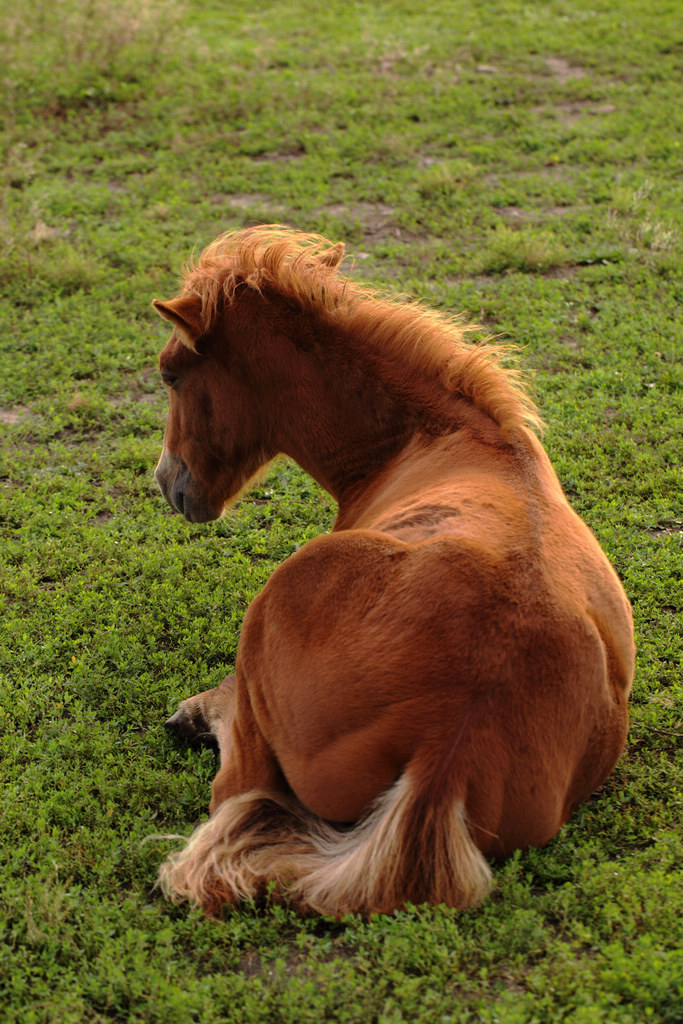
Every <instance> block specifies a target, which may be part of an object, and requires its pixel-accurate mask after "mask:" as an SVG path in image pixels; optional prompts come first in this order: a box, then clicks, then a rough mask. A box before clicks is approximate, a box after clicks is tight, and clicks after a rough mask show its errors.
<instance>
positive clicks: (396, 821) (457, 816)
mask: <svg viewBox="0 0 683 1024" xmlns="http://www.w3.org/2000/svg"><path fill="white" fill-rule="evenodd" d="M413 767H414V766H413V765H409V766H408V768H407V769H406V771H405V772H404V774H403V775H402V776H401V777H400V778H399V779H398V780H397V781H396V782H395V783H394V784H393V785H392V786H390V787H389V789H388V790H386V792H385V793H383V794H382V796H381V797H380V798H379V799H378V800H377V801H376V802H375V804H374V806H373V808H372V809H371V810H370V812H369V813H368V814H367V816H366V817H365V818H363V819H362V820H361V821H360V822H358V823H357V824H356V825H353V826H351V827H349V828H348V829H340V828H336V827H334V826H333V825H330V824H329V823H327V822H324V821H321V820H320V819H319V818H317V817H316V816H315V815H313V814H311V813H310V812H308V811H307V810H306V809H305V808H304V807H302V805H301V804H300V803H299V802H298V801H297V800H296V799H295V798H294V797H290V796H285V795H282V794H279V793H271V792H265V791H262V790H252V791H251V792H248V793H244V794H241V795H239V796H235V797H231V798H229V799H227V800H225V801H224V802H223V803H222V804H220V805H219V806H218V807H217V808H216V810H215V812H214V814H213V815H212V817H211V818H210V819H209V820H208V821H207V822H205V823H204V824H202V825H200V826H199V827H198V828H197V829H196V830H195V832H194V833H193V835H192V836H191V837H190V839H189V841H188V843H187V846H186V847H185V848H184V849H183V850H181V851H179V852H178V853H175V854H173V855H171V857H169V858H168V860H167V861H166V862H165V863H164V864H163V865H162V868H161V871H160V881H161V885H162V888H163V890H164V892H165V893H166V894H167V895H169V896H170V897H171V898H172V899H174V900H175V901H177V902H179V901H181V900H185V899H189V900H192V901H193V902H194V903H196V904H199V905H200V906H201V907H202V909H203V910H204V911H205V913H207V914H209V915H218V914H220V911H221V907H222V906H223V904H225V903H237V902H239V901H241V900H243V899H250V898H255V897H258V896H261V895H263V894H264V893H265V892H266V891H267V890H268V888H269V883H270V884H271V885H272V889H273V894H274V895H279V896H281V897H284V898H288V899H290V900H291V901H292V902H293V903H294V905H295V906H297V907H298V908H299V909H300V910H302V911H306V910H308V911H314V912H317V913H321V914H328V915H330V916H333V917H341V916H342V915H343V914H346V913H349V912H356V913H360V914H365V915H367V914H371V913H389V912H391V911H392V910H394V909H396V908H398V907H401V906H403V904H405V903H407V902H410V903H424V902H429V903H445V904H447V905H449V906H452V907H457V908H459V909H462V908H464V907H468V906H471V905H473V904H475V903H478V902H479V901H480V900H481V899H483V897H484V896H485V895H486V893H487V892H488V890H489V888H490V885H491V871H490V869H489V866H488V864H487V863H486V860H485V859H484V857H483V856H482V854H481V852H480V851H479V849H478V848H477V846H476V845H475V843H474V841H473V839H472V837H471V835H470V832H469V829H468V826H467V822H466V819H465V813H464V806H463V801H462V799H457V798H454V797H453V795H452V793H451V794H449V793H448V791H449V789H450V788H451V787H449V786H446V785H444V784H443V782H444V780H443V779H440V780H439V781H437V782H436V785H430V784H429V782H428V781H427V780H426V778H425V776H424V774H422V773H419V772H417V771H412V772H411V768H413ZM429 774H431V773H429ZM421 777H422V780H423V781H422V784H420V781H421ZM431 781H432V782H433V776H432V779H431Z"/></svg>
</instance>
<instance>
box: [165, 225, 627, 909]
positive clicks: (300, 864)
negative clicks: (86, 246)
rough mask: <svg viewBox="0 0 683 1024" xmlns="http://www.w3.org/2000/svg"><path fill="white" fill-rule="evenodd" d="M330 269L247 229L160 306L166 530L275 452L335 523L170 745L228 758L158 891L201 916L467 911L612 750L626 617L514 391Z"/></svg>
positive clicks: (338, 256)
mask: <svg viewBox="0 0 683 1024" xmlns="http://www.w3.org/2000/svg"><path fill="white" fill-rule="evenodd" d="M343 258H344V246H343V244H342V243H338V244H332V243H331V242H328V241H327V240H326V239H324V238H323V237H321V236H319V235H308V234H305V233H301V232H297V231H294V230H291V229H288V228H286V227H283V226H280V225H263V226H259V227H254V228H248V229H243V230H239V231H235V232H231V233H227V234H224V235H221V236H220V237H219V238H217V239H216V240H215V241H214V242H213V243H212V244H210V245H209V246H208V247H207V248H206V249H205V250H204V251H203V252H202V253H201V255H200V257H199V258H198V259H195V260H193V261H191V262H190V263H189V264H188V265H187V266H186V267H185V270H184V276H183V278H182V286H181V289H180V292H179V294H178V296H177V297H176V298H173V299H172V300H171V301H168V302H163V301H160V300H155V301H154V303H153V305H154V307H155V308H156V310H157V312H158V313H159V314H160V315H161V316H162V317H163V318H164V319H165V320H167V321H169V322H170V324H171V329H172V333H171V335H170V338H169V340H168V342H167V343H166V345H165V347H164V349H163V351H162V352H161V355H160V360H159V366H160V373H161V378H162V379H163V381H164V382H165V384H166V385H167V387H168V390H169V411H168V419H167V423H166V429H165V434H164V442H163V450H162V453H161V457H160V459H159V463H158V466H157V468H156V479H157V481H158V484H159V486H160V489H161V491H162V493H163V495H164V496H165V498H166V499H167V501H168V503H169V504H170V506H171V508H172V509H173V510H174V511H176V512H179V513H182V514H183V515H184V516H185V518H186V519H187V520H188V521H190V522H193V523H197V522H208V521H210V520H214V519H216V518H217V517H219V516H220V515H221V514H222V513H223V512H224V511H225V510H226V509H227V508H229V507H230V506H231V505H232V504H234V503H235V502H236V501H237V500H238V498H239V497H240V495H242V494H243V493H244V492H245V491H246V490H248V488H249V486H250V484H252V483H253V481H254V480H255V479H257V478H258V477H259V474H262V473H263V471H264V467H267V466H268V465H269V463H270V462H271V461H272V460H273V459H274V458H276V457H277V456H278V455H281V454H284V455H287V456H289V457H290V458H292V459H294V460H295V461H296V462H297V463H299V465H300V466H301V467H302V468H303V469H304V470H305V471H306V472H308V473H309V474H310V475H311V476H313V477H314V478H315V479H316V480H317V481H318V482H319V483H320V484H321V485H322V487H323V488H324V489H326V490H327V491H328V492H329V493H330V494H331V495H332V496H333V498H334V499H336V502H337V506H338V513H337V516H336V520H335V522H334V525H333V527H332V530H331V532H329V533H328V534H325V535H322V536H318V537H315V538H314V539H312V540H309V541H308V542H307V543H305V544H304V545H302V546H301V548H300V549H299V550H297V551H296V552H295V553H294V554H292V555H291V556H290V557H289V558H287V559H286V560H285V561H284V562H283V563H282V564H281V565H280V566H278V567H277V568H276V570H275V571H274V572H273V573H272V575H271V577H270V578H269V580H268V582H267V584H266V586H265V587H264V589H263V590H262V592H261V593H260V594H259V595H258V596H257V597H256V598H255V600H254V601H253V602H252V603H251V605H250V607H249V608H248V610H247V613H246V615H245V618H244V622H243V628H242V631H241V636H240V642H239V647H238V653H237V658H236V668H235V675H234V676H228V677H227V678H226V679H224V680H223V681H222V682H221V683H220V684H219V685H218V686H217V687H215V688H214V689H212V690H208V691H206V692H204V693H201V694H198V695H196V696H192V697H189V698H188V699H186V700H184V701H182V702H181V704H180V705H179V707H178V710H177V711H176V712H175V714H174V715H172V717H171V718H170V719H169V721H168V723H167V724H168V725H169V727H170V728H172V729H174V730H175V731H176V732H177V733H178V734H180V735H184V736H187V737H190V738H194V739H198V738H202V737H207V736H208V737H210V738H212V739H213V740H214V741H215V744H216V745H217V746H218V750H219V754H220V762H219V767H218V771H217V774H216V776H215V779H214V781H213V784H212V791H211V801H210V805H209V815H210V816H209V818H208V820H206V821H204V822H203V823H202V824H200V825H199V826H198V827H197V828H196V829H195V830H194V832H193V833H192V835H191V837H190V838H189V841H187V842H186V845H185V847H184V848H183V849H181V850H180V851H178V852H176V853H173V854H171V855H170V856H169V857H168V858H167V860H166V861H165V863H164V864H163V865H162V867H161V869H160V873H159V878H160V883H161V886H162V889H163V891H164V893H165V894H166V895H167V896H169V897H170V898H171V899H173V900H174V901H183V900H189V901H191V902H192V903H194V904H195V905H197V906H199V907H200V908H202V910H203V911H204V913H205V914H206V915H208V916H213V917H220V916H221V915H222V913H223V911H224V908H225V907H226V906H234V905H236V904H239V903H240V902H242V901H248V900H262V899H263V898H271V899H278V900H283V901H286V902H287V903H288V905H290V906H292V907H294V908H295V909H296V910H297V911H299V912H300V913H302V914H310V913H314V914H323V915H329V916H331V917H333V918H337V919H339V918H341V917H342V916H343V915H345V914H347V913H356V914H359V915H362V916H368V915H371V914H374V913H391V912H394V911H395V910H397V909H399V908H401V907H403V906H405V904H406V903H410V904H413V905H416V904H423V903H429V904H446V905H447V906H449V907H453V908H457V909H464V908H466V907H470V906H474V905H476V904H477V903H478V902H480V901H481V900H482V899H483V898H484V897H485V896H486V894H487V893H488V891H489V889H490V887H491V885H492V881H493V876H492V871H491V867H490V865H489V861H490V860H491V859H495V858H501V857H502V858H504V857H507V856H509V855H510V854H511V853H512V852H513V851H515V850H518V849H526V848H528V847H531V846H543V845H544V844H546V843H548V842H549V840H550V839H551V838H552V837H553V836H555V835H556V833H557V832H558V831H559V829H560V828H561V827H562V826H563V824H564V823H565V822H567V820H568V819H569V817H570V815H571V814H572V812H573V811H574V809H575V808H576V807H577V806H578V805H579V804H580V803H582V802H583V801H585V800H587V799H588V798H589V797H590V796H591V794H593V793H594V792H595V790H596V789H597V788H598V787H600V786H601V785H602V784H603V783H604V781H605V780H606V778H607V777H608V775H609V774H610V772H611V771H612V769H613V768H614V766H615V764H616V762H617V760H618V758H619V756H620V754H621V752H622V750H623V748H624V745H625V742H626V734H627V729H628V710H627V701H628V696H629V692H630V689H631V685H632V680H633V670H634V641H633V621H632V614H631V608H630V604H629V601H628V599H627V597H626V594H625V592H624V589H623V587H622V585H621V583H620V581H619V578H618V577H617V574H616V572H615V571H614V570H613V568H612V567H611V566H610V564H609V562H608V560H607V558H606V556H605V554H604V553H603V551H602V549H601V548H600V546H599V544H598V542H597V540H596V539H595V537H594V535H593V534H592V533H591V531H590V530H589V528H588V527H587V526H586V525H585V524H584V523H583V521H582V520H581V519H580V518H579V517H578V515H576V513H575V512H574V511H573V510H572V508H571V507H570V505H569V503H568V501H567V498H566V497H565V495H564V493H563V491H562V488H561V485H560V482H559V480H558V478H557V476H556V474H555V472H554V470H553V468H552V466H551V463H550V460H549V458H548V456H547V454H546V452H545V450H544V448H543V446H542V444H541V441H540V440H539V437H538V436H537V435H538V433H540V426H541V421H540V418H539V413H538V411H537V408H536V406H535V404H534V402H533V401H532V399H531V398H530V396H529V389H528V387H527V385H526V382H525V378H524V377H523V375H522V373H521V372H520V371H519V370H518V369H515V368H514V367H512V366H510V365H509V363H510V359H509V353H506V351H505V346H502V345H500V343H498V342H496V341H495V340H494V339H490V338H484V339H481V337H479V339H475V340H472V337H471V332H472V331H473V330H474V327H473V325H471V324H468V323H466V322H465V320H464V318H462V317H454V316H448V315H446V314H444V313H442V312H437V311H435V310H431V309H429V308H428V307H426V306H425V305H423V304H420V303H419V302H415V301H409V300H407V299H406V298H405V297H391V296H388V295H386V294H383V293H381V292H379V291H377V290H375V289H372V288H370V287H366V286H363V285H361V284H359V283H357V282H355V281H353V280H351V278H350V277H349V276H348V275H345V274H343V273H342V272H341V270H340V264H341V262H342V259H343ZM480 333H481V332H480Z"/></svg>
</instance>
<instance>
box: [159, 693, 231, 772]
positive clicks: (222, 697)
mask: <svg viewBox="0 0 683 1024" xmlns="http://www.w3.org/2000/svg"><path fill="white" fill-rule="evenodd" d="M236 683H237V681H236V679H235V676H226V677H225V679H224V680H223V681H222V682H221V683H219V684H218V686H215V687H214V688H213V689H212V690H204V692H203V693H198V694H196V696H194V697H188V698H187V700H183V701H181V702H180V704H179V705H178V710H177V711H176V712H175V714H173V715H171V717H170V718H169V719H167V720H166V722H165V723H164V725H165V726H166V728H167V729H170V730H171V731H172V732H174V733H175V734H176V736H180V737H181V738H182V739H186V740H189V741H190V743H193V744H198V743H207V744H209V745H211V746H217V747H218V749H219V751H220V755H221V764H225V761H226V759H227V755H228V751H229V748H230V735H231V731H232V723H233V719H234V717H235V707H236V697H237V685H236Z"/></svg>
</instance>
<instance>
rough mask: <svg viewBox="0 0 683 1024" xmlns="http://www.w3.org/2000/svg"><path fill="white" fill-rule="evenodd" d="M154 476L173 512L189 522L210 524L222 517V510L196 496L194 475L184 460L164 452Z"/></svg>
mask: <svg viewBox="0 0 683 1024" xmlns="http://www.w3.org/2000/svg"><path fill="white" fill-rule="evenodd" d="M154 476H155V478H156V481H157V483H158V485H159V489H160V491H161V493H162V494H163V496H164V498H165V499H166V501H167V502H168V504H169V505H170V506H171V508H172V509H173V511H174V512H178V513H179V514H180V515H182V516H184V517H185V519H187V521H188V522H190V523H208V522H211V520H213V519H218V517H219V516H220V514H221V512H222V509H218V510H216V509H214V508H212V507H211V505H210V504H209V503H208V502H207V501H206V500H203V499H202V498H200V497H199V496H198V495H197V494H196V488H195V486H194V480H193V479H192V474H191V473H190V471H189V469H188V467H187V465H186V464H185V462H184V460H183V459H181V458H178V457H177V456H173V455H170V454H169V453H168V452H167V451H163V452H162V454H161V458H160V459H159V464H158V466H157V468H156V471H155V473H154Z"/></svg>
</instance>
